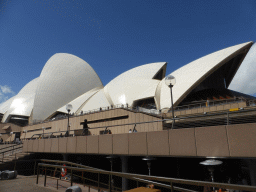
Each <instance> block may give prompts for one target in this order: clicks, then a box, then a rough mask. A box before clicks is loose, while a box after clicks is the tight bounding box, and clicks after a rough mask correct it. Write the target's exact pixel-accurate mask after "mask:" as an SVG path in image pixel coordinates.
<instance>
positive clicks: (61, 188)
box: [35, 176, 98, 192]
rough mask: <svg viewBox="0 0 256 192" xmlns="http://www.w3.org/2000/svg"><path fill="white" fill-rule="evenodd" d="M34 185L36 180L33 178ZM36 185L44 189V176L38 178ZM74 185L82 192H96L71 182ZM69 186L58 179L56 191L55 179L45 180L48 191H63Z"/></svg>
mask: <svg viewBox="0 0 256 192" xmlns="http://www.w3.org/2000/svg"><path fill="white" fill-rule="evenodd" d="M35 183H36V178H35ZM38 185H39V186H42V187H44V176H39V180H38ZM74 185H77V186H79V187H80V188H81V189H82V191H83V192H89V191H90V192H97V191H98V190H96V189H93V188H90V190H89V187H87V186H83V185H81V184H78V183H75V182H73V186H74ZM70 186H71V184H70V182H69V181H65V180H59V179H58V190H57V178H52V177H47V179H46V187H47V188H49V189H53V190H55V191H65V190H66V189H67V188H68V187H70Z"/></svg>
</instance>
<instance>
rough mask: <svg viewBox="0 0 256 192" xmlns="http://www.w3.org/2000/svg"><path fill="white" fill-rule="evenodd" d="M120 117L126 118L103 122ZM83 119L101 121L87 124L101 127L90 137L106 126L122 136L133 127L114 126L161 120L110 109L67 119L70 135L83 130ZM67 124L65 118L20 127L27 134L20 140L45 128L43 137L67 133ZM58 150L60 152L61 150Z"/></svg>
mask: <svg viewBox="0 0 256 192" xmlns="http://www.w3.org/2000/svg"><path fill="white" fill-rule="evenodd" d="M122 116H127V118H124V119H119V120H109V119H108V120H107V121H105V119H107V118H113V117H122ZM84 119H87V121H88V122H90V121H96V120H101V121H102V122H98V123H89V124H88V126H89V127H90V128H95V127H103V128H98V129H90V132H91V135H100V131H104V130H105V127H106V126H108V129H109V130H111V132H112V134H123V133H128V132H129V129H133V128H134V125H124V126H115V125H121V124H128V123H139V122H144V121H156V120H161V117H156V116H152V115H149V114H145V113H139V112H134V111H130V110H127V109H121V108H120V109H110V110H106V111H99V112H95V113H92V114H84V115H81V116H71V117H70V119H69V121H70V130H71V132H70V133H71V134H73V133H74V132H73V131H72V130H76V129H82V128H83V125H80V123H81V122H83V121H84ZM67 123H68V119H67V118H66V119H59V120H54V121H49V122H45V123H39V124H35V125H28V126H25V127H22V128H20V129H22V131H24V130H26V131H27V132H26V133H22V136H21V139H26V138H31V137H32V136H33V135H35V134H43V130H42V127H44V128H47V129H46V130H45V131H44V133H45V135H48V136H49V133H51V132H58V131H67ZM111 126H112V127H111ZM113 126H114V127H113ZM136 129H137V130H138V132H148V131H159V130H162V129H163V125H162V122H155V123H144V124H137V125H136ZM62 134H63V133H62ZM54 135H60V133H54ZM60 150H62V148H61V149H60Z"/></svg>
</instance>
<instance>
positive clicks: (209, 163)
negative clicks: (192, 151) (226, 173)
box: [200, 159, 222, 191]
mask: <svg viewBox="0 0 256 192" xmlns="http://www.w3.org/2000/svg"><path fill="white" fill-rule="evenodd" d="M200 164H201V165H205V166H207V167H208V171H209V172H210V175H211V180H212V182H214V175H213V172H214V166H216V165H220V164H222V161H219V160H215V159H208V160H206V161H202V162H200ZM213 191H215V187H213Z"/></svg>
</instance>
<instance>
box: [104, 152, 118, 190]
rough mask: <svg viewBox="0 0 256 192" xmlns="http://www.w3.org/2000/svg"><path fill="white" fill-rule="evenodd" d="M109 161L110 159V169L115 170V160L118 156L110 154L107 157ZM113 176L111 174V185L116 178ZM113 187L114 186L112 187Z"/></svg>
mask: <svg viewBox="0 0 256 192" xmlns="http://www.w3.org/2000/svg"><path fill="white" fill-rule="evenodd" d="M106 158H107V159H108V160H109V161H110V166H111V167H110V170H111V172H112V171H113V161H114V159H115V158H116V156H113V155H110V156H107V157H106ZM112 177H113V176H112V175H111V176H110V181H111V182H110V183H111V186H114V180H113V178H112ZM111 188H112V187H111Z"/></svg>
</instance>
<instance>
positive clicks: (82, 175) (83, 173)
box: [82, 172, 85, 186]
mask: <svg viewBox="0 0 256 192" xmlns="http://www.w3.org/2000/svg"><path fill="white" fill-rule="evenodd" d="M82 178H83V185H84V172H82ZM84 186H85V185H84Z"/></svg>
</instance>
